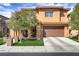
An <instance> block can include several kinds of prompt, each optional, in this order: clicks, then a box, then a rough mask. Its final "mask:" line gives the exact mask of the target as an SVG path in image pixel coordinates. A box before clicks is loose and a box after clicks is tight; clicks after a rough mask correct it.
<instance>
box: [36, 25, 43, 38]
mask: <svg viewBox="0 0 79 59" xmlns="http://www.w3.org/2000/svg"><path fill="white" fill-rule="evenodd" d="M36 30H37V32H36V37H37V38H41V37H42V36H43V34H42V33H43V31H42V27H41V26H40V25H38V26H37V28H36Z"/></svg>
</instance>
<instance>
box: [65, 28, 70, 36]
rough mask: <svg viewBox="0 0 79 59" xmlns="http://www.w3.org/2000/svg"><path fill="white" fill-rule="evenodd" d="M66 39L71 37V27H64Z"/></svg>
mask: <svg viewBox="0 0 79 59" xmlns="http://www.w3.org/2000/svg"><path fill="white" fill-rule="evenodd" d="M64 37H69V27H68V26H65V27H64Z"/></svg>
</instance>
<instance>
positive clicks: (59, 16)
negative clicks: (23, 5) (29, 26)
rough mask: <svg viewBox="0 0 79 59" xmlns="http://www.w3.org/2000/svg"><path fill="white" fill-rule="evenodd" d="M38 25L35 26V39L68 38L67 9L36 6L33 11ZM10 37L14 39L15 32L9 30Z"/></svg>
mask: <svg viewBox="0 0 79 59" xmlns="http://www.w3.org/2000/svg"><path fill="white" fill-rule="evenodd" d="M33 10H35V11H36V17H37V20H38V25H37V26H36V37H40V36H43V37H68V36H69V26H68V23H69V20H68V17H67V12H68V11H69V9H68V8H64V7H62V6H38V7H36V8H35V9H33ZM10 36H11V37H14V36H16V35H15V32H14V31H13V30H10Z"/></svg>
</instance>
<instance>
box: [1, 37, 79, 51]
mask: <svg viewBox="0 0 79 59" xmlns="http://www.w3.org/2000/svg"><path fill="white" fill-rule="evenodd" d="M43 40H44V46H6V44H5V45H0V52H2V53H4V52H9V53H10V52H25V53H26V52H29V53H30V52H37V53H38V52H39V53H41V52H42V53H44V52H45V53H48V52H79V43H77V42H75V41H72V40H71V39H68V38H64V37H48V38H44V39H43Z"/></svg>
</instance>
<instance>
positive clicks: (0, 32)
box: [0, 15, 9, 37]
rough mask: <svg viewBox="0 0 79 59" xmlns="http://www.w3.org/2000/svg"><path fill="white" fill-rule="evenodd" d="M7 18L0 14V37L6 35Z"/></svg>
mask: <svg viewBox="0 0 79 59" xmlns="http://www.w3.org/2000/svg"><path fill="white" fill-rule="evenodd" d="M8 19H9V18H7V17H5V16H2V15H0V37H2V36H5V35H7V33H8V31H9V29H8V28H7V26H6V21H7V20H8Z"/></svg>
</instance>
